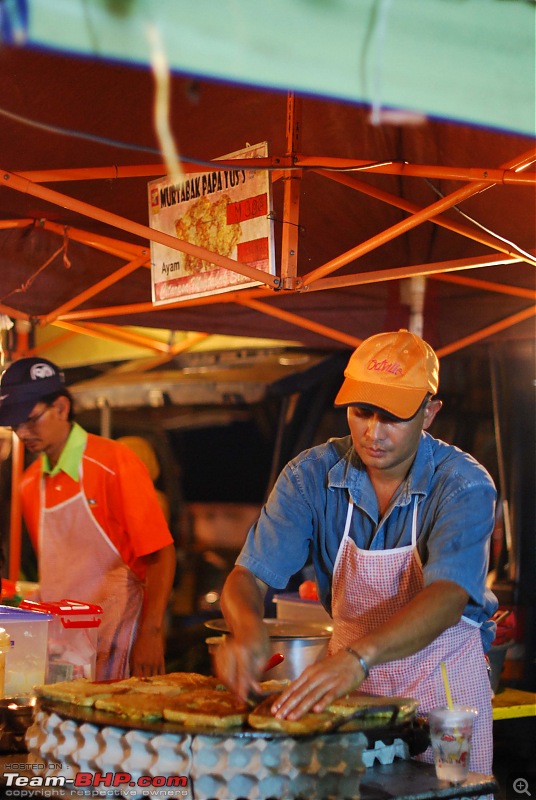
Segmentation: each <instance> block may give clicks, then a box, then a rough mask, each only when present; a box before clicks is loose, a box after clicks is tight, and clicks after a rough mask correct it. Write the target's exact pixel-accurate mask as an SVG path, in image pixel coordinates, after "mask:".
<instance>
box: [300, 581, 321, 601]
mask: <svg viewBox="0 0 536 800" xmlns="http://www.w3.org/2000/svg"><path fill="white" fill-rule="evenodd" d="M298 594H299V595H300V597H301V599H302V600H318V592H317V591H316V583H315V582H314V581H304V582H303V583H301V584H300V586H299V588H298Z"/></svg>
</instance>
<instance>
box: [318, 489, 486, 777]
mask: <svg viewBox="0 0 536 800" xmlns="http://www.w3.org/2000/svg"><path fill="white" fill-rule="evenodd" d="M352 512H353V501H352V500H350V502H349V505H348V515H347V517H346V525H345V530H344V535H343V539H342V542H341V544H340V547H339V551H338V553H337V559H336V561H335V568H334V572H333V597H332V614H333V622H334V631H333V636H332V638H331V643H330V652H331V653H336V652H337V651H338V650H340V649H342V648H343V647H347V646H349V645H350V644H351V643H352V642H355V641H357V640H359V638H360V637H362V636H365V635H366V634H367V633H368V632H369V631H371V630H374V629H375V628H377V627H378V626H379V625H381V624H382V623H383V622H385V621H386V620H387V619H389V618H390V617H391V616H392V615H393V614H395V613H396V612H397V611H398V610H399V609H401V608H403V607H404V606H405V605H406V604H407V603H408V602H409V601H410V600H411V598H412V597H414V596H415V595H416V594H417V593H418V592H419V591H421V589H422V588H423V586H424V581H423V575H422V565H421V560H420V556H419V553H418V550H417V547H416V544H417V502H416V499H415V503H414V507H413V523H412V531H411V545H408V546H407V547H397V548H395V549H393V550H361V549H360V548H359V547H358V546H357V545H356V543H355V542H354V541H353V540H352V539H351V538H350V536H349V531H350V523H351V518H352ZM442 661H444V662H445V664H446V667H447V672H448V676H449V684H450V689H451V694H452V698H453V701H454V702H455V703H461V704H464V705H469V706H472V707H473V708H476V709H477V710H478V716H477V717H476V719H475V725H474V730H473V746H472V750H471V760H470V769H471V771H473V772H481V773H485V774H488V775H489V774H491V771H492V762H493V729H492V716H491V714H492V709H491V686H490V681H489V678H488V674H487V670H486V662H485V658H484V651H483V649H482V641H481V638H480V628H479V626H478V625H476V624H475V623H474V622H472V621H471V620H468V619H466V618H465V617H462V618H461V620H460V621H459V622H458V623H457V624H456V625H454V626H452V627H451V628H447V630H446V631H444V632H443V633H442V634H441V635H440V636H438V637H437V638H436V639H434V641H433V642H431V643H430V644H429V645H427V647H425V648H424V649H423V650H420V651H419V652H418V653H415V654H414V655H411V656H407V657H406V658H401V659H397V660H395V661H390V662H388V663H386V664H380V665H378V666H375V667H372V668H371V670H370V675H369V677H368V678H367V679H366V680H365V681H363V683H362V684H361V686H360V689H361V690H363V691H364V692H369V693H370V694H379V695H386V696H390V697H393V696H399V697H414V698H415V699H417V700H419V701H420V706H419V713H422V714H424V713H426V712H427V711H429V710H430V709H431V708H435V707H440V706H445V705H446V697H445V691H444V684H443V679H442V675H441V662H442ZM419 759H420V760H422V761H427V762H429V763H432V762H433V755H432V750H431V748H428V750H427V751H426V752H425V753H423V754H422V755H421V756H419Z"/></svg>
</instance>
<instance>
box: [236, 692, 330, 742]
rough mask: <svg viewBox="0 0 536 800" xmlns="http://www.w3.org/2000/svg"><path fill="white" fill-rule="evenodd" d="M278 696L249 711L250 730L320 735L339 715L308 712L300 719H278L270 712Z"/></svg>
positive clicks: (274, 695)
mask: <svg viewBox="0 0 536 800" xmlns="http://www.w3.org/2000/svg"><path fill="white" fill-rule="evenodd" d="M278 696H280V695H277V694H272V695H270V696H269V697H267V698H266V699H265V700H263V701H262V703H260V704H259V705H258V706H256V707H255V708H254V709H253V710H252V711H250V713H249V715H248V723H249V724H250V725H251V727H252V728H256V729H257V730H262V731H281V732H283V733H322V731H325V730H327V729H328V728H329V727H331V725H332V724H333V723H334V722H335V721H336V720H337V719H338V718H339V715H337V714H333V713H331V712H329V711H321V712H318V713H317V712H315V711H308V712H307V713H306V714H304V715H303V716H302V717H300V719H278V718H277V717H274V715H273V714H272V712H271V710H270V709H271V707H272V705H273V703H274V701H275V700H276V699H277V697H278Z"/></svg>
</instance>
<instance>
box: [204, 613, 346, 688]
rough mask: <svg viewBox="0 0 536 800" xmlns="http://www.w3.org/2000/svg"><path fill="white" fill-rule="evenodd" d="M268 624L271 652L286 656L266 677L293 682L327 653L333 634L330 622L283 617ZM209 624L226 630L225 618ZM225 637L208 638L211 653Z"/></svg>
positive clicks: (210, 626) (266, 621) (213, 627)
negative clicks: (306, 621)
mask: <svg viewBox="0 0 536 800" xmlns="http://www.w3.org/2000/svg"><path fill="white" fill-rule="evenodd" d="M265 624H266V625H267V626H268V629H269V633H270V655H273V654H275V653H281V655H282V656H283V657H284V661H283V662H282V663H281V664H279V665H278V666H276V667H273V668H272V669H271V670H270V671H269V672H267V673H266V678H267V679H272V678H273V679H274V680H285V679H288V680H291V681H293V680H295V678H297V677H298V675H301V673H302V672H303V670H304V669H305V668H306V667H308V666H309V665H310V664H314V663H315V661H318V660H319V659H321V658H324V656H326V655H327V652H328V645H329V640H330V638H331V633H332V627H331V626H330V625H324V624H322V623H300V622H296V621H295V620H282V619H277V620H272V619H267V620H265ZM206 625H207V627H209V628H212V629H213V630H219V631H226V630H227V626H226V625H225V622H224V621H223V620H212V621H211V622H209V623H206ZM224 639H225V633H224V635H223V636H212V637H209V638H208V639H207V640H206V642H207V646H208V650H209V653H210V654H211V655H213V654H214V651H215V648H216V647H218V646H219V645H220V644H221V642H222V641H223V640H224Z"/></svg>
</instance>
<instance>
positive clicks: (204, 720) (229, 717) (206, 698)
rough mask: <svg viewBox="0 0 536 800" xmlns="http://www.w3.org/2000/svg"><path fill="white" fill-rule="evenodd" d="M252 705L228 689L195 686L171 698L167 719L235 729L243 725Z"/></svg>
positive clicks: (189, 723) (196, 725)
mask: <svg viewBox="0 0 536 800" xmlns="http://www.w3.org/2000/svg"><path fill="white" fill-rule="evenodd" d="M248 711H249V707H248V706H247V704H246V703H244V702H243V701H242V700H240V698H238V697H237V696H236V695H234V694H233V693H232V692H229V691H227V690H224V691H222V690H218V689H206V688H199V689H192V690H191V691H189V692H184V693H182V694H179V695H177V696H176V697H168V701H167V703H166V706H165V708H164V719H167V720H169V721H170V722H180V723H181V725H185V726H186V727H190V728H192V727H210V728H233V727H236V726H238V725H242V724H243V723H244V722H245V721H246V719H247V714H248Z"/></svg>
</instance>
